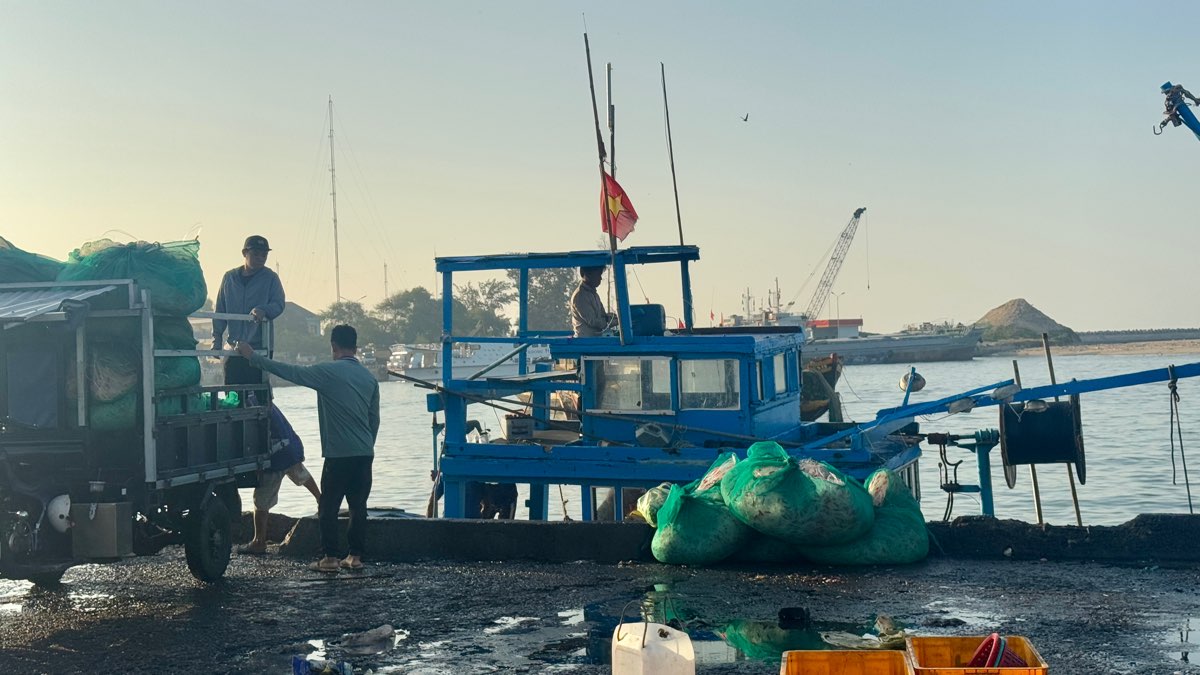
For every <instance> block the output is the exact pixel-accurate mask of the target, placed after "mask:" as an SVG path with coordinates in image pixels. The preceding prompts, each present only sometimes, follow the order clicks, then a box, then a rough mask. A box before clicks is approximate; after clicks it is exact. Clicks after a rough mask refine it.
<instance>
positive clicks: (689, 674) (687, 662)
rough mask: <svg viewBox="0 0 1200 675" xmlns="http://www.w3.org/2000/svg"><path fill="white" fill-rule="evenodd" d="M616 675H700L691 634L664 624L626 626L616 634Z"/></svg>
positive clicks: (613, 646) (618, 627)
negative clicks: (689, 635)
mask: <svg viewBox="0 0 1200 675" xmlns="http://www.w3.org/2000/svg"><path fill="white" fill-rule="evenodd" d="M612 672H613V675H696V653H695V651H694V650H693V649H692V640H691V638H689V637H688V635H687V633H685V632H683V631H680V630H675V629H674V628H671V627H670V626H666V625H663V624H661V623H622V624H619V625H618V626H617V629H616V630H614V631H613V639H612Z"/></svg>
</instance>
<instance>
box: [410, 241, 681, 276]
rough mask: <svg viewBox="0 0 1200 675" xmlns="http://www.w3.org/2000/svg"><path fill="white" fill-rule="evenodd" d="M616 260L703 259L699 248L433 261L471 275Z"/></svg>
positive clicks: (440, 268) (439, 268) (442, 267)
mask: <svg viewBox="0 0 1200 675" xmlns="http://www.w3.org/2000/svg"><path fill="white" fill-rule="evenodd" d="M614 258H615V259H616V260H617V262H618V264H622V265H649V264H654V263H678V262H689V261H693V260H699V259H700V249H699V247H696V246H633V247H630V248H624V249H618V250H617V251H616V252H615V253H612V252H609V251H606V250H603V249H600V250H595V251H566V252H563V253H500V254H496V255H472V256H447V257H439V258H435V259H434V260H435V261H436V263H437V271H438V272H470V271H481V270H519V269H545V268H550V267H601V266H607V265H609V264H611V263H612V262H613V259H614Z"/></svg>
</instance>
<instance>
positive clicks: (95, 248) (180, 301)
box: [58, 239, 208, 315]
mask: <svg viewBox="0 0 1200 675" xmlns="http://www.w3.org/2000/svg"><path fill="white" fill-rule="evenodd" d="M199 255H200V242H199V241H196V240H191V241H180V242H172V243H167V244H160V243H156V242H147V241H135V242H133V243H130V244H118V243H116V242H114V241H112V240H109V239H101V240H99V241H94V242H90V243H88V244H85V245H83V246H81V247H80V248H78V249H76V250H75V251H72V252H71V255H70V256H68V259H67V265H66V266H65V267H63V269H62V271H61V272H60V273H59V275H58V280H59V281H90V280H96V279H133V280H135V281H137V283H138V285H139V286H140V287H141V288H143V289H148V290H149V291H150V298H151V303H152V304H153V306H154V311H155V313H156V314H174V315H187V314H191V313H192V312H194V311H196V310H198V309H200V308H201V307H203V306H204V299H205V298H206V297H207V294H208V288H207V286H206V285H205V283H204V273H203V271H202V270H201V269H200V260H199Z"/></svg>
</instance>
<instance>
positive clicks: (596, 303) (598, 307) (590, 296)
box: [571, 266, 616, 337]
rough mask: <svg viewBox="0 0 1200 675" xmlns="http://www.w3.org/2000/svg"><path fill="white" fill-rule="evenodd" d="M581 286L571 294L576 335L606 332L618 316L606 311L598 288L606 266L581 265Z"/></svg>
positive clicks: (572, 324) (585, 335)
mask: <svg viewBox="0 0 1200 675" xmlns="http://www.w3.org/2000/svg"><path fill="white" fill-rule="evenodd" d="M579 279H580V280H579V286H578V287H576V288H575V292H574V293H572V294H571V328H572V329H574V331H575V337H596V336H598V335H602V334H604V331H606V330H608V328H609V327H611V326H612V325H613V324H614V322H615V321H616V317H615V316H614V315H613V314H612V313H611V312H606V311H604V303H603V302H601V301H600V294H599V293H598V292H596V289H597V288H599V287H600V282H601V281H602V280H603V279H604V268H603V267H600V266H596V267H580V268H579Z"/></svg>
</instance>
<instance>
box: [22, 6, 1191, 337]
mask: <svg viewBox="0 0 1200 675" xmlns="http://www.w3.org/2000/svg"><path fill="white" fill-rule="evenodd" d="M0 17H2V19H0V63H3V64H4V65H3V67H0V86H3V90H4V94H5V95H4V96H3V98H2V99H0V123H2V126H3V130H4V132H3V134H0V235H2V236H4V237H5V238H8V239H9V240H11V241H12V242H13V243H14V244H16V245H17V246H20V247H22V248H25V249H27V250H31V251H35V252H38V253H42V254H45V255H49V256H52V257H55V258H59V259H63V258H65V257H66V255H67V253H68V252H70V251H71V250H72V249H74V248H76V247H78V246H79V245H81V244H83V243H85V242H88V241H91V240H95V239H100V238H104V237H108V238H113V239H116V240H120V241H129V240H134V239H139V240H149V241H171V240H177V239H183V238H190V237H196V236H198V237H199V239H200V241H201V263H202V264H203V267H204V270H205V276H206V278H207V280H208V283H209V287H210V294H215V288H216V286H217V284H218V282H219V280H220V277H221V275H222V274H223V273H224V272H225V271H226V270H228V269H231V268H233V267H235V266H237V265H238V264H240V261H241V253H240V249H241V245H242V241H243V240H244V238H245V237H246V236H247V235H250V234H260V235H263V236H266V237H267V238H268V239H269V240H270V242H271V246H272V248H273V249H274V250H273V252H272V254H271V259H270V261H269V264H270V265H271V266H272V267H275V268H276V269H278V271H279V272H280V274H281V276H282V278H283V281H284V286H285V288H286V290H287V294H288V299H289V300H293V301H295V302H298V303H300V304H302V305H304V306H307V307H309V308H312V309H318V310H319V309H320V308H322V307H325V306H327V305H328V304H330V303H331V302H333V301H334V300H335V297H336V291H335V274H334V254H333V249H334V245H333V243H334V237H333V228H332V222H331V216H332V208H331V206H332V205H331V198H330V184H329V182H330V181H329V178H330V174H329V160H330V153H329V139H328V133H329V131H328V129H329V119H328V99H329V97H330V96H332V98H333V101H334V117H333V122H334V138H335V142H334V147H335V153H334V159H335V163H336V167H337V172H336V176H337V215H338V231H339V236H338V243H339V251H340V256H339V257H340V267H341V275H340V277H341V290H342V292H341V295H342V297H343V298H345V299H347V300H359V301H361V302H363V303H366V304H369V305H373V304H375V303H377V302H379V301H380V300H381V299H382V298H383V297H384V292H385V271H384V270H385V265H386V269H387V272H386V288H387V290H388V291H389V292H392V293H394V292H396V291H398V290H401V289H404V288H408V287H412V286H426V287H429V288H433V287H434V285H435V283H437V280H436V274H435V272H434V264H433V258H434V257H435V255H474V254H486V253H501V252H513V251H562V250H576V249H587V248H596V247H598V246H600V245H601V244H600V242H601V233H600V230H599V225H600V216H599V208H598V202H599V195H598V191H599V178H598V170H599V169H598V165H597V154H596V145H595V132H594V128H593V117H592V108H591V100H590V97H589V92H588V81H587V61H586V59H585V56H584V48H583V47H584V45H583V33H584V29H585V21H586V29H587V31H588V34H589V37H590V42H591V51H592V62H593V67H594V69H595V79H596V86H597V92H598V95H599V96H600V97H601V103H600V105H601V117H602V122H603V117H604V113H603V106H604V102H603V97H604V95H605V85H604V75H603V73H604V68H605V64H606V63H612V68H613V98H614V104H615V106H616V110H617V113H616V127H617V134H616V167H617V178H618V180H619V181H620V182H621V184H622V185H623V187H624V188H625V190H626V191H627V192H628V194H629V196H630V198H631V200H632V202H633V204H634V206H635V208H636V209H637V211H638V214H639V216H640V220H639V221H638V224H637V230H636V231H635V232H634V233H633V234H632V235H630V237H629V238H628V239H626V241H625V243H624V245H662V244H675V243H678V237H679V235H678V232H677V228H676V213H675V206H674V199H673V196H672V187H671V173H670V168H669V165H668V161H667V150H666V134H665V125H664V116H663V99H662V84H661V82H660V70H659V68H660V66H659V64H660V62H661V63H663V64H664V65H665V69H666V75H667V87H668V92H669V95H670V112H671V130H672V136H673V142H674V154H675V164H676V171H677V180H678V185H679V202H680V212H681V219H682V222H683V229H684V237H685V239H686V241H687V243H689V244H695V245H698V246H699V247H700V253H701V260H700V261H699V263H697V264H696V266H695V267H694V269H693V274H692V276H693V292H694V295H695V298H696V311H697V315H698V316H697V321H698V323H699V325H706V324H707V319H708V316H707V315H708V314H709V312H710V311H712V312H713V313H714V314H716V315H718V316H719V315H721V314H725V315H728V314H732V313H735V312H738V311H739V309H740V307H741V305H742V295H743V294H744V293H746V292H747V289H749V292H750V293H751V294H752V295H754V296H755V298H756V299H757V300H761V299H763V298H764V297H765V294H766V291H767V289H768V288H771V287H773V286H774V285H775V284H776V282H777V283H778V284H779V287H780V288H781V290H782V296H783V299H784V301H785V302H787V301H790V300H793V299H795V301H796V306H797V308H802V307H804V306H806V305H807V304H808V302H809V299H810V297H811V295H812V292H813V290H814V289H815V285H816V280H817V279H818V278H819V277H820V276H821V272H822V271H823V261H822V257H823V255H824V254H825V253H826V251H827V250H828V249H829V248H830V246H831V245H832V244H833V242H834V240H835V239H836V238H837V237H838V235H839V233H840V232H841V230H842V228H843V227H844V226H845V225H846V223H847V222H848V221H849V219H850V215H851V214H852V213H853V211H854V210H855V209H856V208H858V207H860V206H863V207H866V208H867V211H866V216H865V218H864V220H863V222H862V223H861V224H860V227H859V229H858V232H857V236H856V238H855V240H854V242H853V245H852V247H851V249H850V252H849V255H848V258H847V259H846V262H845V265H844V266H843V267H842V269H841V273H840V275H839V276H838V278H837V281H836V284H835V286H834V288H833V292H834V293H835V294H836V300H835V301H830V302H829V303H827V307H826V309H825V311H823V312H822V316H823V317H830V318H838V317H840V318H862V319H863V320H864V322H865V326H864V327H865V329H867V330H872V331H884V332H886V331H891V330H897V329H899V328H901V327H903V326H904V325H905V324H908V323H915V322H921V321H961V322H971V321H974V320H976V319H978V318H979V317H981V316H982V315H983V314H984V313H986V312H987V311H988V310H989V309H991V308H993V307H995V306H997V305H999V304H1001V303H1003V302H1005V301H1007V300H1010V299H1012V298H1017V297H1022V298H1025V299H1027V300H1029V301H1030V302H1031V303H1033V304H1034V305H1035V306H1036V307H1038V308H1039V309H1041V310H1042V311H1044V312H1045V313H1046V314H1048V315H1049V316H1051V317H1052V318H1054V319H1055V320H1057V321H1059V322H1060V323H1063V324H1065V325H1067V326H1070V327H1072V328H1074V329H1076V330H1101V329H1120V328H1169V327H1193V326H1200V317H1197V316H1196V314H1197V309H1196V303H1195V302H1194V301H1193V299H1194V298H1195V297H1197V296H1198V295H1200V278H1198V275H1197V274H1196V273H1195V271H1194V267H1195V266H1194V265H1193V264H1192V263H1191V260H1190V256H1188V255H1187V253H1188V252H1190V251H1195V250H1200V228H1197V224H1198V220H1200V210H1198V209H1197V208H1196V204H1195V203H1194V202H1192V200H1191V198H1189V197H1188V195H1195V194H1196V193H1195V192H1192V189H1194V187H1193V188H1192V189H1188V188H1186V185H1187V184H1189V183H1194V181H1195V179H1196V177H1197V175H1198V174H1200V172H1198V171H1197V167H1198V166H1200V164H1198V162H1197V160H1200V142H1198V141H1197V139H1196V138H1195V137H1194V136H1193V135H1192V134H1191V133H1189V132H1187V131H1186V129H1184V128H1179V129H1174V128H1168V129H1167V130H1166V132H1165V133H1164V134H1163V135H1162V136H1157V137H1156V136H1154V135H1153V134H1152V133H1151V128H1152V127H1153V126H1154V125H1156V124H1157V123H1158V122H1159V121H1160V120H1161V119H1162V116H1161V113H1162V107H1163V106H1162V96H1161V94H1159V92H1158V87H1159V85H1160V84H1161V83H1162V82H1164V81H1166V80H1171V81H1173V82H1178V83H1181V84H1183V85H1184V86H1190V87H1192V88H1193V90H1195V91H1198V92H1200V66H1197V65H1196V61H1195V45H1194V44H1193V42H1194V41H1193V40H1191V37H1192V36H1191V34H1190V32H1189V30H1188V29H1189V28H1190V27H1191V26H1195V25H1197V24H1198V23H1200V5H1197V4H1195V3H1186V2H1166V3H1160V4H1157V5H1155V6H1154V8H1153V9H1152V10H1148V9H1147V8H1146V7H1145V6H1144V5H1138V4H1136V3H1100V4H1097V3H1091V2H1082V1H1078V2H1050V3H1035V2H1024V1H1018V2H970V3H963V2H921V3H894V2H839V3H832V2H821V3H813V2H765V1H764V2H755V3H734V2H728V3H686V2H657V3H640V2H619V1H618V2H605V3H599V2H563V1H554V2H551V1H540V2H505V3H497V2H453V1H448V2H437V3H435V2H356V3H336V4H330V3H315V2H252V3H248V2H228V1H223V0H216V1H213V2H205V3H187V2H180V1H161V0H153V1H149V0H145V1H127V2H120V3H116V2H95V3H78V2H59V1H54V0H50V1H41V2H36V3H34V2H11V1H9V0H0ZM746 114H749V120H748V121H746V122H743V121H742V120H741V117H742V116H743V115H746ZM605 137H606V138H607V132H606V133H605ZM1180 254H1182V255H1180ZM814 271H815V273H814ZM677 273H678V272H677V269H676V268H668V267H665V266H661V268H660V269H651V268H643V269H641V270H639V271H638V274H637V276H636V278H635V279H634V284H635V288H634V289H632V294H633V295H634V297H635V298H636V297H639V296H640V297H644V298H648V299H650V300H651V301H653V302H659V303H662V304H664V305H666V306H667V310H668V314H669V315H671V316H677V315H678V313H679V306H680V304H681V303H680V300H679V297H678V296H679V293H678V281H677ZM810 277H811V281H809V283H808V284H807V286H805V281H806V280H808V279H810ZM472 280H475V279H474V278H471V277H468V278H465V279H463V281H472ZM776 280H777V281H776Z"/></svg>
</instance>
